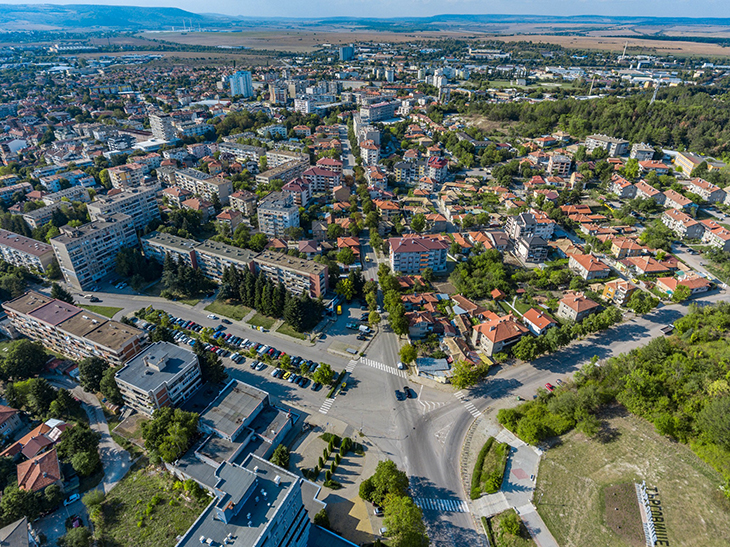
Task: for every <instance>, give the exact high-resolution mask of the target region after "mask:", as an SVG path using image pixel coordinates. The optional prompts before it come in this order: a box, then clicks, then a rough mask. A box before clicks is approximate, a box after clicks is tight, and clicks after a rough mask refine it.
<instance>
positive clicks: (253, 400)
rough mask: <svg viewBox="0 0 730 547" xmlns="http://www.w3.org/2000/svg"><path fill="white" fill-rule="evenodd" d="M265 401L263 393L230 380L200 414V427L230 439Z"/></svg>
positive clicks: (265, 394)
mask: <svg viewBox="0 0 730 547" xmlns="http://www.w3.org/2000/svg"><path fill="white" fill-rule="evenodd" d="M267 399H268V394H267V393H266V392H265V391H262V390H260V389H257V388H255V387H253V386H251V385H248V384H244V383H242V382H239V381H237V380H232V381H231V382H229V383H228V385H227V386H226V387H225V388H224V389H223V391H221V392H220V394H219V395H218V397H216V398H215V400H213V401H212V402H211V403H210V404H209V405H208V407H207V408H206V409H205V410H204V411H203V412H202V413H201V414H200V425H201V426H207V427H208V428H209V429H211V430H215V431H218V432H220V433H221V434H222V435H223V436H225V437H231V438H232V437H233V436H234V435H235V434H236V433H237V432H238V430H239V429H240V427H241V424H242V423H244V422H247V421H248V419H249V418H251V417H252V414H254V412H255V411H256V410H257V409H258V408H259V407H260V406H261V403H262V402H264V401H266V400H267Z"/></svg>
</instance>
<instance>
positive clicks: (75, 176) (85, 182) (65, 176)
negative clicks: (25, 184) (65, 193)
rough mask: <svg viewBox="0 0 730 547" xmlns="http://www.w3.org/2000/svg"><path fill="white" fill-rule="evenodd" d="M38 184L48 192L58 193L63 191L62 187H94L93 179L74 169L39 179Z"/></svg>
mask: <svg viewBox="0 0 730 547" xmlns="http://www.w3.org/2000/svg"><path fill="white" fill-rule="evenodd" d="M64 181H65V182H64ZM40 182H41V184H42V185H43V186H44V187H45V188H46V189H47V190H48V191H49V192H60V191H61V190H63V189H64V186H66V187H68V186H69V185H70V186H71V187H74V186H85V187H90V186H96V181H95V180H94V177H92V176H91V175H87V174H86V173H84V172H83V171H82V170H81V169H74V170H73V171H64V172H63V173H57V174H55V175H50V176H47V177H41V178H40ZM66 183H67V184H66Z"/></svg>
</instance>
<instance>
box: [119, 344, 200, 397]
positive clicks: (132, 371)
mask: <svg viewBox="0 0 730 547" xmlns="http://www.w3.org/2000/svg"><path fill="white" fill-rule="evenodd" d="M145 360H147V361H148V362H151V363H159V362H160V361H162V362H163V363H164V367H163V368H161V370H157V368H153V367H151V366H148V365H147V363H145ZM192 362H196V363H197V362H198V358H197V356H196V355H195V354H194V353H193V352H192V351H191V350H188V349H185V348H181V347H179V346H176V345H175V344H171V343H169V342H155V343H154V344H152V345H151V346H148V347H147V348H145V349H144V350H143V351H142V352H141V353H138V354H137V355H136V356H135V357H133V358H132V359H130V360H129V361H127V364H126V365H124V367H123V368H122V369H121V370H120V371H119V372H117V373H116V374H115V376H116V377H117V378H119V379H120V380H121V381H123V382H126V383H127V384H130V385H133V386H134V387H136V388H138V389H140V390H142V391H151V390H153V389H155V388H157V387H158V386H160V385H161V384H162V383H163V382H167V381H170V380H172V379H173V378H174V377H175V376H177V375H178V374H180V372H182V371H183V370H185V368H187V367H188V366H189V365H190V364H191V363H192Z"/></svg>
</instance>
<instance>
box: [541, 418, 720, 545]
mask: <svg viewBox="0 0 730 547" xmlns="http://www.w3.org/2000/svg"><path fill="white" fill-rule="evenodd" d="M600 418H601V419H602V420H603V429H602V431H601V433H600V434H599V435H598V437H597V440H589V439H587V438H586V437H585V436H584V435H583V434H581V433H579V432H578V431H576V430H573V431H571V432H570V433H568V434H566V435H564V436H562V437H561V438H560V442H559V443H558V444H557V445H556V446H554V447H553V448H551V449H550V450H547V451H546V452H545V454H544V455H543V457H542V461H541V463H540V471H539V474H538V483H537V490H536V492H535V497H534V499H535V502H536V505H537V510H538V512H539V513H540V516H541V517H542V519H543V521H544V522H545V524H546V525H547V526H548V528H549V529H550V531H551V532H552V534H553V536H554V537H555V539H556V540H557V542H558V544H560V545H561V547H582V546H584V545H591V546H593V547H603V546H606V547H609V546H610V547H632V546H634V545H644V541H643V537H642V534H641V530H640V528H637V526H640V520H639V514H638V511H639V509H638V504H637V503H636V496H635V494H634V490H633V483H634V482H641V481H642V480H645V481H646V484H647V487H648V488H649V487H650V488H654V487H656V488H657V489H658V497H659V499H660V500H661V506H662V511H663V513H664V518H665V522H666V526H667V532H668V537H669V543H670V545H673V546H683V545H684V546H692V547H713V546H717V545H724V544H726V538H727V537H728V536H729V535H730V501H729V500H728V499H727V498H725V497H724V495H723V493H722V492H721V491H720V488H719V486H720V485H721V484H722V482H723V481H722V477H721V476H720V475H719V474H718V473H717V472H716V471H715V470H714V469H712V468H711V467H710V466H709V465H708V464H706V463H705V462H703V461H702V460H700V459H699V458H698V457H697V456H696V455H695V454H694V453H693V452H692V450H691V449H690V448H689V447H688V446H685V445H682V444H679V443H676V442H672V441H671V440H669V439H668V438H665V437H663V436H661V435H658V434H657V433H656V432H655V430H654V427H653V426H652V424H650V423H649V422H647V421H645V420H643V419H641V418H638V417H636V416H633V415H630V414H628V413H626V412H625V410H624V409H623V408H622V407H619V406H617V405H616V406H613V407H610V408H609V409H607V410H606V411H605V412H604V414H603V415H601V416H600ZM622 515H625V518H623V517H622Z"/></svg>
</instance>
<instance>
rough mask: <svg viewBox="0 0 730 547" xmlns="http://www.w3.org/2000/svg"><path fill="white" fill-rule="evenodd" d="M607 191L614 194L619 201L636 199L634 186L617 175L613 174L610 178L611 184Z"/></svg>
mask: <svg viewBox="0 0 730 547" xmlns="http://www.w3.org/2000/svg"><path fill="white" fill-rule="evenodd" d="M608 191H609V192H611V193H614V194H616V195H617V196H618V197H620V198H621V199H631V198H634V197H636V186H634V185H633V184H631V183H630V182H629V181H628V180H626V179H625V178H623V177H622V176H621V175H618V174H614V175H613V176H612V177H611V182H610V183H609V185H608Z"/></svg>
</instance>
